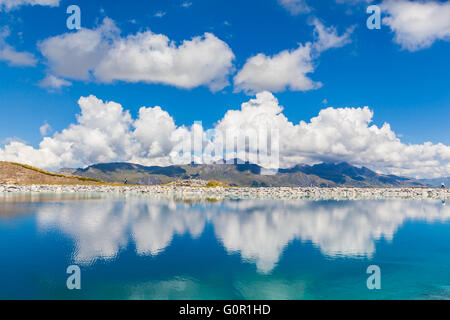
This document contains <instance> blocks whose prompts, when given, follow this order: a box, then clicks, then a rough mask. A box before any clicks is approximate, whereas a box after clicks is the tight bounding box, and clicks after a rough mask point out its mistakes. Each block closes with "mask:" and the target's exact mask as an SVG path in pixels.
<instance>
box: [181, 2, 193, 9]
mask: <svg viewBox="0 0 450 320" xmlns="http://www.w3.org/2000/svg"><path fill="white" fill-rule="evenodd" d="M181 6H182V7H183V8H189V7H190V6H192V2H190V1H185V2H183V3H182V4H181Z"/></svg>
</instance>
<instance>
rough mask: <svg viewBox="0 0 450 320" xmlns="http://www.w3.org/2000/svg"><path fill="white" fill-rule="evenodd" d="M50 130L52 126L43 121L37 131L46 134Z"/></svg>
mask: <svg viewBox="0 0 450 320" xmlns="http://www.w3.org/2000/svg"><path fill="white" fill-rule="evenodd" d="M51 131H52V127H51V126H50V125H49V124H48V123H44V124H43V125H42V126H41V127H40V128H39V132H40V133H41V136H47V135H48V134H49V133H50V132H51Z"/></svg>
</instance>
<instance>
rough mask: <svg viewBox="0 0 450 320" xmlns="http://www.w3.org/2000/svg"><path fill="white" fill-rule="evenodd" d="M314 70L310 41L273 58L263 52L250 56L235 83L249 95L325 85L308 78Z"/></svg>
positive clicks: (299, 89) (300, 89) (311, 88)
mask: <svg viewBox="0 0 450 320" xmlns="http://www.w3.org/2000/svg"><path fill="white" fill-rule="evenodd" d="M312 72H314V65H313V57H312V53H311V44H310V43H307V44H306V45H300V46H299V47H298V48H297V49H295V50H285V51H282V52H280V53H278V54H276V55H274V56H272V57H270V56H266V55H265V54H263V53H260V54H258V55H256V56H254V57H251V58H250V59H248V60H247V62H246V63H245V65H244V66H243V67H242V69H241V70H240V71H239V72H238V74H237V75H236V76H235V77H234V85H235V90H236V91H244V92H246V93H250V94H252V93H255V92H259V91H263V90H269V91H273V92H280V91H285V90H287V89H289V90H292V91H308V90H313V89H317V88H320V87H321V86H322V84H321V83H320V82H315V81H313V80H311V79H310V78H309V74H310V73H312Z"/></svg>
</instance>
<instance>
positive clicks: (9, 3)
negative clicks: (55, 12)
mask: <svg viewBox="0 0 450 320" xmlns="http://www.w3.org/2000/svg"><path fill="white" fill-rule="evenodd" d="M60 2H61V0H0V11H2V10H6V11H8V10H11V9H16V8H18V7H21V6H24V5H31V6H50V7H57V6H59V3H60Z"/></svg>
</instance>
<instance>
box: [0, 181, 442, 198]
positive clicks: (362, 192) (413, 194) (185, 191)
mask: <svg viewBox="0 0 450 320" xmlns="http://www.w3.org/2000/svg"><path fill="white" fill-rule="evenodd" d="M12 193H58V194H59V193H69V194H70V193H107V194H113V195H114V194H140V195H149V196H156V197H169V198H183V199H218V200H221V199H280V200H295V199H312V200H364V199H411V200H426V199H430V200H450V189H433V188H364V189H363V188H343V187H340V188H202V187H180V186H139V187H135V186H129V187H122V186H117V187H116V186H95V185H24V186H18V185H5V184H3V185H0V195H1V194H3V195H5V194H12Z"/></svg>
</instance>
